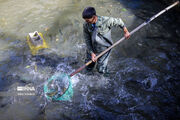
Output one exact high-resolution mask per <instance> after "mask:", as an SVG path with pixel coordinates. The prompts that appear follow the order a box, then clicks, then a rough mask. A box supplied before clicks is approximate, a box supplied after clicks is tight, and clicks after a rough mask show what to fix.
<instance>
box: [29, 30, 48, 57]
mask: <svg viewBox="0 0 180 120" xmlns="http://www.w3.org/2000/svg"><path fill="white" fill-rule="evenodd" d="M27 43H28V45H29V48H30V50H31V53H32V55H36V54H37V53H38V51H39V50H40V49H43V48H49V47H48V45H47V43H46V41H45V40H44V38H43V35H42V33H38V32H37V31H35V32H34V33H29V35H27Z"/></svg>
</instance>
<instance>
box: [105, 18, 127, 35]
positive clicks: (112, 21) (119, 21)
mask: <svg viewBox="0 0 180 120" xmlns="http://www.w3.org/2000/svg"><path fill="white" fill-rule="evenodd" d="M108 26H109V27H112V26H116V27H118V26H119V27H120V28H122V29H123V31H124V36H125V38H127V39H128V38H129V37H130V33H129V31H128V29H127V28H126V27H125V25H124V22H123V21H122V19H121V18H112V17H109V19H108Z"/></svg>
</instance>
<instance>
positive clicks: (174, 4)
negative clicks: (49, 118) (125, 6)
mask: <svg viewBox="0 0 180 120" xmlns="http://www.w3.org/2000/svg"><path fill="white" fill-rule="evenodd" d="M178 4H179V1H176V2H175V3H173V4H172V5H170V6H168V7H167V8H165V9H163V10H162V11H160V12H159V13H157V14H156V15H154V16H153V17H151V18H150V19H148V20H147V21H145V22H144V23H142V24H141V25H139V26H138V27H136V28H135V29H134V30H133V31H131V32H130V35H132V34H134V33H135V32H136V31H138V30H139V29H141V28H142V27H144V26H145V25H147V24H148V23H150V22H151V21H152V20H154V19H155V18H157V17H158V16H160V15H161V14H163V13H164V12H166V11H168V10H169V9H171V8H172V7H174V6H176V5H178ZM123 40H125V37H123V38H121V39H120V40H118V41H117V42H116V43H114V44H113V45H112V46H110V47H109V48H107V49H106V50H105V51H103V52H101V53H100V54H99V55H98V56H96V58H95V59H98V58H100V57H101V56H102V55H104V54H105V53H106V52H108V51H109V50H111V49H112V48H113V47H115V46H116V45H118V44H119V43H121V42H122V41H123ZM91 63H92V60H90V61H88V62H87V63H86V64H85V65H83V66H82V67H80V68H79V69H77V70H76V71H74V72H73V73H71V74H70V77H72V76H73V75H75V74H76V73H78V72H80V71H81V70H83V69H84V68H85V67H86V66H88V65H89V64H91Z"/></svg>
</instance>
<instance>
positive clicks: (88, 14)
mask: <svg viewBox="0 0 180 120" xmlns="http://www.w3.org/2000/svg"><path fill="white" fill-rule="evenodd" d="M93 15H96V10H95V8H94V7H87V8H85V9H84V11H83V13H82V18H84V19H86V18H87V19H89V18H92V17H93Z"/></svg>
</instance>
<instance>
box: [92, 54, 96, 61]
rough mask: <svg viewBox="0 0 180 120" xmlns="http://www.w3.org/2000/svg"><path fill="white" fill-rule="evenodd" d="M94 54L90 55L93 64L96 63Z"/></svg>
mask: <svg viewBox="0 0 180 120" xmlns="http://www.w3.org/2000/svg"><path fill="white" fill-rule="evenodd" d="M95 58H96V54H94V53H91V59H92V61H93V62H96V59H95Z"/></svg>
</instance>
